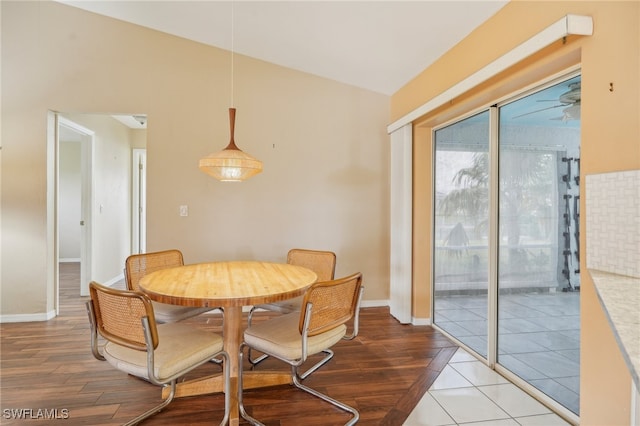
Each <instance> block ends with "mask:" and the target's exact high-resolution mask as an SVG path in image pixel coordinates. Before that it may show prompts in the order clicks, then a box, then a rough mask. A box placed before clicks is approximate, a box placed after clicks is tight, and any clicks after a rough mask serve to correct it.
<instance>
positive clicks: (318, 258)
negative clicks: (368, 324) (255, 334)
mask: <svg viewBox="0 0 640 426" xmlns="http://www.w3.org/2000/svg"><path fill="white" fill-rule="evenodd" d="M287 263H289V264H291V265H296V266H302V267H304V268H307V269H310V270H312V271H313V272H315V273H316V275H317V276H318V281H329V280H332V279H333V278H334V274H335V270H336V254H335V253H334V252H331V251H326V250H309V249H300V248H294V249H291V250H289V252H288V253H287ZM302 298H303V296H299V297H294V298H292V299H287V300H282V301H279V302H273V303H265V304H261V305H255V306H253V307H252V308H251V310H250V311H249V317H248V326H249V327H250V326H251V322H252V319H253V313H254V311H256V310H257V309H264V310H268V311H274V312H280V313H282V314H288V313H291V312H300V309H301V306H302ZM332 356H333V354H332V353H331V352H330V351H328V352H326V353H325V356H324V357H323V358H322V359H321V360H320V361H318V362H317V363H316V364H315V365H314V366H313V367H311V368H310V369H309V370H307V371H306V372H305V373H303V374H301V378H302V379H303V380H304V379H306V378H307V377H308V376H309V375H310V374H311V373H313V372H314V371H316V370H317V369H318V368H320V367H322V366H323V365H324V364H326V363H327V362H329V360H330V359H331V357H332ZM267 357H268V356H267V355H266V354H262V355H260V356H258V357H255V358H253V357H252V351H251V348H249V352H248V354H247V358H248V360H249V362H250V363H251V364H252V365H254V366H255V365H257V364H259V363H260V362H262V361H264V360H265V359H266V358H267Z"/></svg>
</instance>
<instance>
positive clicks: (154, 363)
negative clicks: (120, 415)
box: [86, 282, 235, 425]
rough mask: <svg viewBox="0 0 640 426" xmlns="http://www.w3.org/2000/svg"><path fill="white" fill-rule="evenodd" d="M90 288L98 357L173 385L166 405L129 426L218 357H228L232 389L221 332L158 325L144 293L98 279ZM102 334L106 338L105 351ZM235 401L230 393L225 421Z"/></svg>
mask: <svg viewBox="0 0 640 426" xmlns="http://www.w3.org/2000/svg"><path fill="white" fill-rule="evenodd" d="M89 290H90V294H91V299H90V300H89V301H87V303H86V306H87V313H88V315H89V321H90V324H91V350H92V352H93V355H94V356H95V357H96V358H97V359H99V360H101V361H105V360H106V361H107V362H109V364H111V365H112V366H113V367H115V368H116V369H118V370H121V371H123V372H125V373H128V374H131V375H134V376H137V377H140V378H142V379H145V380H147V381H149V382H151V383H153V384H155V385H159V386H163V387H164V386H170V393H169V396H168V397H167V398H166V399H165V400H164V401H163V402H162V403H160V404H159V405H157V406H155V407H153V408H151V409H150V410H148V411H146V412H145V413H143V414H141V415H139V416H138V417H136V418H135V419H133V420H131V421H129V422H127V423H126V425H135V424H137V423H139V422H141V421H142V420H144V419H146V418H148V417H150V416H152V415H154V414H156V413H158V412H159V411H160V410H162V409H163V408H164V407H166V406H167V405H168V404H169V403H170V402H171V401H172V400H173V397H174V396H175V391H176V382H177V380H178V379H179V378H181V377H183V376H184V375H185V374H187V373H188V372H190V371H192V370H193V369H195V368H196V367H199V366H200V365H202V364H205V363H207V362H209V361H211V360H213V359H214V358H216V357H220V358H222V359H223V360H224V380H225V389H229V383H230V379H229V374H230V373H229V362H228V361H229V356H228V355H227V353H226V352H225V351H224V349H223V340H222V337H221V336H220V335H218V334H215V333H211V332H209V331H205V330H201V329H198V328H196V327H194V326H190V325H187V324H183V323H167V324H157V323H156V320H155V315H154V311H153V309H154V308H153V305H152V304H151V301H150V300H149V298H148V297H147V296H146V295H145V294H142V293H139V292H136V291H128V290H119V289H113V288H110V287H105V286H103V285H100V284H98V283H95V282H91V283H90V285H89ZM98 335H100V336H102V337H103V338H104V339H105V340H106V344H105V345H104V346H103V347H102V350H100V347H99V344H98ZM234 356H235V354H234ZM230 401H231V399H230V395H229V394H228V393H226V394H225V414H224V417H223V419H222V422H221V423H220V424H221V425H224V424H227V422H228V419H229V407H230Z"/></svg>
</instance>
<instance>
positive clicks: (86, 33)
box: [0, 1, 389, 315]
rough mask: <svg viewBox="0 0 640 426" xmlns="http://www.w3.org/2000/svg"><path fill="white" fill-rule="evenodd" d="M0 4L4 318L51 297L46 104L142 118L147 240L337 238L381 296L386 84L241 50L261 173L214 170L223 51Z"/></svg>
mask: <svg viewBox="0 0 640 426" xmlns="http://www.w3.org/2000/svg"><path fill="white" fill-rule="evenodd" d="M1 8H2V11H1V14H2V145H3V147H2V289H1V295H0V296H1V297H0V298H1V299H2V302H1V303H2V305H1V313H2V315H19V314H38V313H44V312H50V311H51V310H52V309H53V292H52V288H53V282H52V279H53V278H52V276H53V272H52V271H53V259H54V256H55V253H54V252H53V251H52V244H50V241H51V238H48V237H47V232H48V228H47V223H48V221H49V218H50V214H49V212H48V211H47V194H48V192H47V111H48V110H55V111H63V112H76V113H146V114H147V115H148V130H147V160H148V181H147V184H148V194H147V196H148V205H147V220H148V228H147V235H148V244H147V248H148V250H155V249H164V248H168V247H177V248H180V249H182V250H183V252H184V254H185V259H186V261H187V262H198V261H205V260H213V259H220V260H221V259H263V260H279V261H282V260H284V259H285V255H286V251H287V250H288V249H289V248H291V247H294V246H297V247H308V248H321V249H328V250H333V251H335V252H336V254H337V257H338V263H337V268H336V274H337V275H346V274H348V273H351V272H354V271H361V272H362V273H363V275H364V280H365V285H366V292H365V295H364V298H365V301H373V300H386V299H388V297H389V288H388V277H389V247H388V245H389V189H388V183H387V182H388V177H389V164H388V157H389V137H388V135H387V134H386V129H385V127H386V124H387V123H388V118H389V97H387V96H383V95H380V94H377V93H373V92H369V91H366V90H361V89H357V88H354V87H351V86H347V85H343V84H339V83H336V82H333V81H329V80H326V79H321V78H318V77H315V76H312V75H309V74H304V73H300V72H296V71H292V70H289V69H286V68H282V67H278V66H275V65H271V64H268V63H264V62H261V61H258V60H254V59H251V58H247V57H243V56H241V55H236V56H235V94H234V97H235V106H236V107H237V108H238V115H237V120H236V138H235V139H236V142H237V143H238V145H239V146H240V147H241V148H242V149H244V150H246V151H247V152H249V153H251V154H252V155H254V156H256V157H258V158H259V159H261V160H263V162H264V172H263V173H262V174H261V175H258V176H257V177H255V178H253V179H251V180H249V181H247V182H243V183H240V184H229V183H220V182H217V181H215V180H213V179H212V178H210V177H208V176H207V175H205V174H204V173H202V172H200V171H199V170H198V168H197V164H198V159H199V158H200V157H202V156H205V155H207V154H209V153H210V152H213V151H217V150H220V149H222V148H223V147H224V146H225V145H226V144H227V142H228V138H229V133H228V132H229V130H228V112H227V108H228V107H229V106H230V105H229V104H230V97H231V96H230V95H231V93H230V92H231V90H230V87H231V82H230V75H231V72H230V69H231V66H230V57H231V55H230V54H229V52H227V51H223V50H219V49H215V48H211V47H207V46H204V45H201V44H198V43H194V42H189V41H186V40H183V39H180V38H176V37H171V36H168V35H166V34H162V33H158V32H155V31H152V30H148V29H144V28H141V27H136V26H133V25H129V24H126V23H123V22H120V21H116V20H113V19H109V18H106V17H101V16H98V15H94V14H91V13H88V12H85V11H82V10H78V9H75V8H71V7H68V6H65V5H61V4H58V3H53V2H48V1H44V2H11V1H3V2H1ZM180 205H188V206H189V216H188V217H180V216H179V214H178V211H179V210H178V209H179V206H180ZM49 222H50V221H49ZM104 231H105V232H107V231H108V229H105V230H104ZM105 256H106V257H109V260H108V261H107V260H106V259H97V260H96V261H98V262H102V261H105V263H108V264H109V265H117V267H118V270H114V271H111V274H113V275H115V274H117V273H118V272H120V271H121V268H122V265H121V264H120V263H121V259H117V261H116V262H114V263H111V262H112V261H113V257H110V256H112V255H111V254H109V253H106V254H105ZM110 268H114V266H110ZM101 276H102V275H101Z"/></svg>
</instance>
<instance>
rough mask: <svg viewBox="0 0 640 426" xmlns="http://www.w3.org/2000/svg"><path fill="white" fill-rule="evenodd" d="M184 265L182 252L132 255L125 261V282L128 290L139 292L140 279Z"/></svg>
mask: <svg viewBox="0 0 640 426" xmlns="http://www.w3.org/2000/svg"><path fill="white" fill-rule="evenodd" d="M182 265H184V259H183V257H182V252H181V251H180V250H164V251H157V252H152V253H142V254H132V255H131V256H129V257H128V258H127V260H126V261H125V266H124V270H125V274H124V275H125V281H126V283H127V288H128V289H129V290H132V291H138V290H139V289H138V283H139V282H140V279H141V278H142V277H144V276H145V275H147V274H150V273H152V272H155V271H158V270H160V269H166V268H173V267H176V266H182Z"/></svg>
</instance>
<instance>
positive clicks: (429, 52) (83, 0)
mask: <svg viewBox="0 0 640 426" xmlns="http://www.w3.org/2000/svg"><path fill="white" fill-rule="evenodd" d="M58 1H60V2H61V3H65V4H69V5H71V6H75V7H79V8H82V9H85V10H88V11H91V12H95V13H99V14H102V15H106V16H110V17H113V18H116V19H120V20H123V21H127V22H131V23H134V24H138V25H142V26H145V27H148V28H153V29H156V30H159V31H162V32H166V33H170V34H174V35H177V36H180V37H184V38H187V39H191V40H195V41H198V42H201V43H205V44H209V45H213V46H217V47H220V48H223V49H227V50H233V51H234V52H237V53H239V54H243V55H248V56H251V57H254V58H258V59H261V60H264V61H268V62H271V63H274V64H278V65H282V66H285V67H288V68H292V69H296V70H299V71H304V72H308V73H311V74H315V75H318V76H321V77H326V78H329V79H332V80H336V81H340V82H343V83H347V84H351V85H354V86H358V87H361V88H364V89H368V90H372V91H375V92H379V93H382V94H386V95H391V94H393V93H394V92H396V91H397V90H398V89H400V88H401V87H402V86H403V85H405V84H406V83H407V82H409V81H410V80H411V79H412V78H413V77H415V76H416V75H417V74H418V73H420V72H421V71H422V70H424V69H425V68H427V67H428V66H429V65H430V64H432V63H433V62H434V61H436V60H437V59H438V58H439V57H440V56H441V55H443V54H444V53H445V52H447V51H448V50H449V49H451V48H452V47H453V46H454V45H456V44H457V43H458V42H459V41H461V40H462V39H463V38H464V37H466V36H467V35H468V34H469V33H470V32H471V31H473V30H474V29H475V28H476V27H477V26H479V25H480V24H482V23H483V22H484V21H486V20H487V19H488V18H490V17H491V16H492V15H494V14H495V13H496V12H497V11H498V10H500V9H501V8H502V7H503V6H504V5H506V4H507V3H508V0H467V1H462V0H441V1H434V0H422V1H416V0H414V1H391V0H388V1H381V0H370V1H345V0H339V1H308V0H296V1H293V0H291V1H269V0H263V1H244V0H237V1H234V2H229V1H215V0H211V1H157V0H156V1H154V0H143V1H123V0H110V1H101V0H94V1H88V0H80V1H78V0H58Z"/></svg>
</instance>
